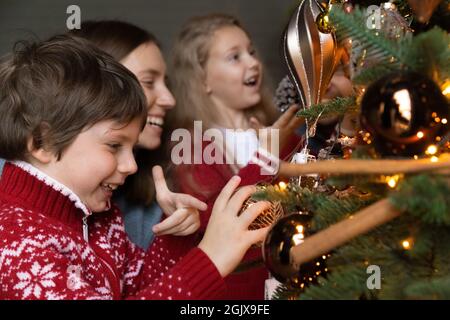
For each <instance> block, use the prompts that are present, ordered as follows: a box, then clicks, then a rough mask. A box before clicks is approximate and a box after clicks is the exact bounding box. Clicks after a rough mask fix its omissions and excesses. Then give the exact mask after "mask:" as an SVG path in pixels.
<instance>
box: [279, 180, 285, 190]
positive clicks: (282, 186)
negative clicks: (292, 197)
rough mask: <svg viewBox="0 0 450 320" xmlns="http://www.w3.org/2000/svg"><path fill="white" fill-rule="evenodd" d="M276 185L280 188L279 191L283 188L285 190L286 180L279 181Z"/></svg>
mask: <svg viewBox="0 0 450 320" xmlns="http://www.w3.org/2000/svg"><path fill="white" fill-rule="evenodd" d="M278 187H279V188H280V190H281V191H284V190H286V188H287V184H286V182H284V181H280V182H279V183H278Z"/></svg>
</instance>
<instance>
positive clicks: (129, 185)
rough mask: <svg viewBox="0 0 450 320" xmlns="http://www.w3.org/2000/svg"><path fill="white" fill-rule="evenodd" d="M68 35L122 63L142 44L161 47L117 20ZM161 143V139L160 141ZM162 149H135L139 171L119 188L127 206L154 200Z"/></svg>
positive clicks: (86, 26)
mask: <svg viewBox="0 0 450 320" xmlns="http://www.w3.org/2000/svg"><path fill="white" fill-rule="evenodd" d="M71 33H73V34H75V35H77V36H79V37H82V38H85V39H88V40H89V41H91V42H92V43H93V44H94V45H95V46H97V47H98V48H100V49H101V50H103V51H105V52H106V53H108V54H110V55H111V56H112V57H113V58H114V59H116V60H117V61H121V60H122V59H124V58H125V57H126V56H128V55H129V54H130V53H131V52H132V51H133V50H135V49H136V48H137V47H139V46H140V45H142V44H145V43H154V44H156V45H157V46H158V47H160V45H159V43H158V40H157V39H156V37H155V36H154V35H153V34H151V33H150V32H148V31H146V30H144V29H141V28H139V27H137V26H135V25H132V24H130V23H127V22H123V21H118V20H103V21H85V22H83V23H82V24H81V29H79V30H74V31H71ZM162 141H164V140H162ZM165 154H166V153H164V152H161V150H158V151H154V150H147V149H144V148H136V150H135V157H136V163H137V165H138V171H137V172H136V173H135V174H134V175H131V176H129V177H128V178H127V179H126V181H125V184H124V185H123V186H122V187H121V188H119V190H118V191H117V193H116V194H117V195H118V196H121V195H123V196H124V197H125V200H126V201H127V202H128V203H132V204H138V205H142V204H145V205H150V204H151V203H152V202H153V201H154V200H155V185H154V182H153V177H152V173H151V168H152V167H153V166H154V165H157V164H159V165H162V166H163V167H165V166H164V162H165V160H166V158H167V157H165V156H164V155H165Z"/></svg>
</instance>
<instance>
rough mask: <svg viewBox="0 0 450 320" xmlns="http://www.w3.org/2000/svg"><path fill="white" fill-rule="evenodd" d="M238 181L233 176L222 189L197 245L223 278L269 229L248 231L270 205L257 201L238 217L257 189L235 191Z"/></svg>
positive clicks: (252, 187) (246, 188)
mask: <svg viewBox="0 0 450 320" xmlns="http://www.w3.org/2000/svg"><path fill="white" fill-rule="evenodd" d="M240 182H241V178H239V177H238V176H235V177H233V178H231V179H230V181H228V183H227V184H226V185H225V187H224V188H223V189H222V191H221V192H220V194H219V196H218V197H217V200H216V202H215V203H214V207H213V210H212V214H211V218H210V219H209V223H208V226H207V228H206V232H205V235H204V237H203V239H202V241H201V242H200V243H199V245H198V247H199V248H200V249H202V250H203V252H205V253H206V255H207V256H208V257H209V258H210V259H211V261H212V262H213V263H214V264H215V265H216V267H217V269H218V270H219V272H220V274H221V275H222V277H225V276H226V275H228V274H229V273H231V272H232V271H233V270H234V269H235V268H236V267H237V265H238V264H239V262H240V261H241V260H242V258H243V257H244V254H245V252H247V250H248V248H250V246H251V245H252V244H255V243H257V242H260V241H262V240H263V239H264V237H265V236H266V234H267V232H268V230H269V227H266V228H262V229H258V230H248V228H249V225H250V224H251V223H252V222H253V220H255V218H256V217H257V216H258V215H259V214H260V213H261V212H262V211H264V210H266V209H268V208H269V207H270V203H269V202H266V201H260V202H257V203H255V204H253V205H252V206H250V207H248V208H247V210H245V211H244V212H242V213H241V214H240V215H239V216H238V213H239V211H240V209H241V207H242V204H243V203H244V201H245V200H246V199H247V198H248V197H249V196H250V195H251V194H252V193H253V192H255V191H256V187H254V186H246V187H242V188H240V189H239V190H238V191H236V192H234V191H235V190H236V188H237V187H238V186H239V183H240Z"/></svg>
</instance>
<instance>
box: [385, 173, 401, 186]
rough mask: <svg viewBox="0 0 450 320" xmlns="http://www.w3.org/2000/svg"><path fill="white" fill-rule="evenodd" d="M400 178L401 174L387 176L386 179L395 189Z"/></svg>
mask: <svg viewBox="0 0 450 320" xmlns="http://www.w3.org/2000/svg"><path fill="white" fill-rule="evenodd" d="M399 179H400V176H399V175H395V176H387V177H386V178H385V181H386V183H387V185H388V186H389V188H392V189H394V188H395V187H396V186H397V184H398V180H399Z"/></svg>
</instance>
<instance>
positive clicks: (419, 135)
mask: <svg viewBox="0 0 450 320" xmlns="http://www.w3.org/2000/svg"><path fill="white" fill-rule="evenodd" d="M423 137H424V133H423V132H422V131H419V132H417V138H419V139H422V138H423Z"/></svg>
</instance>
